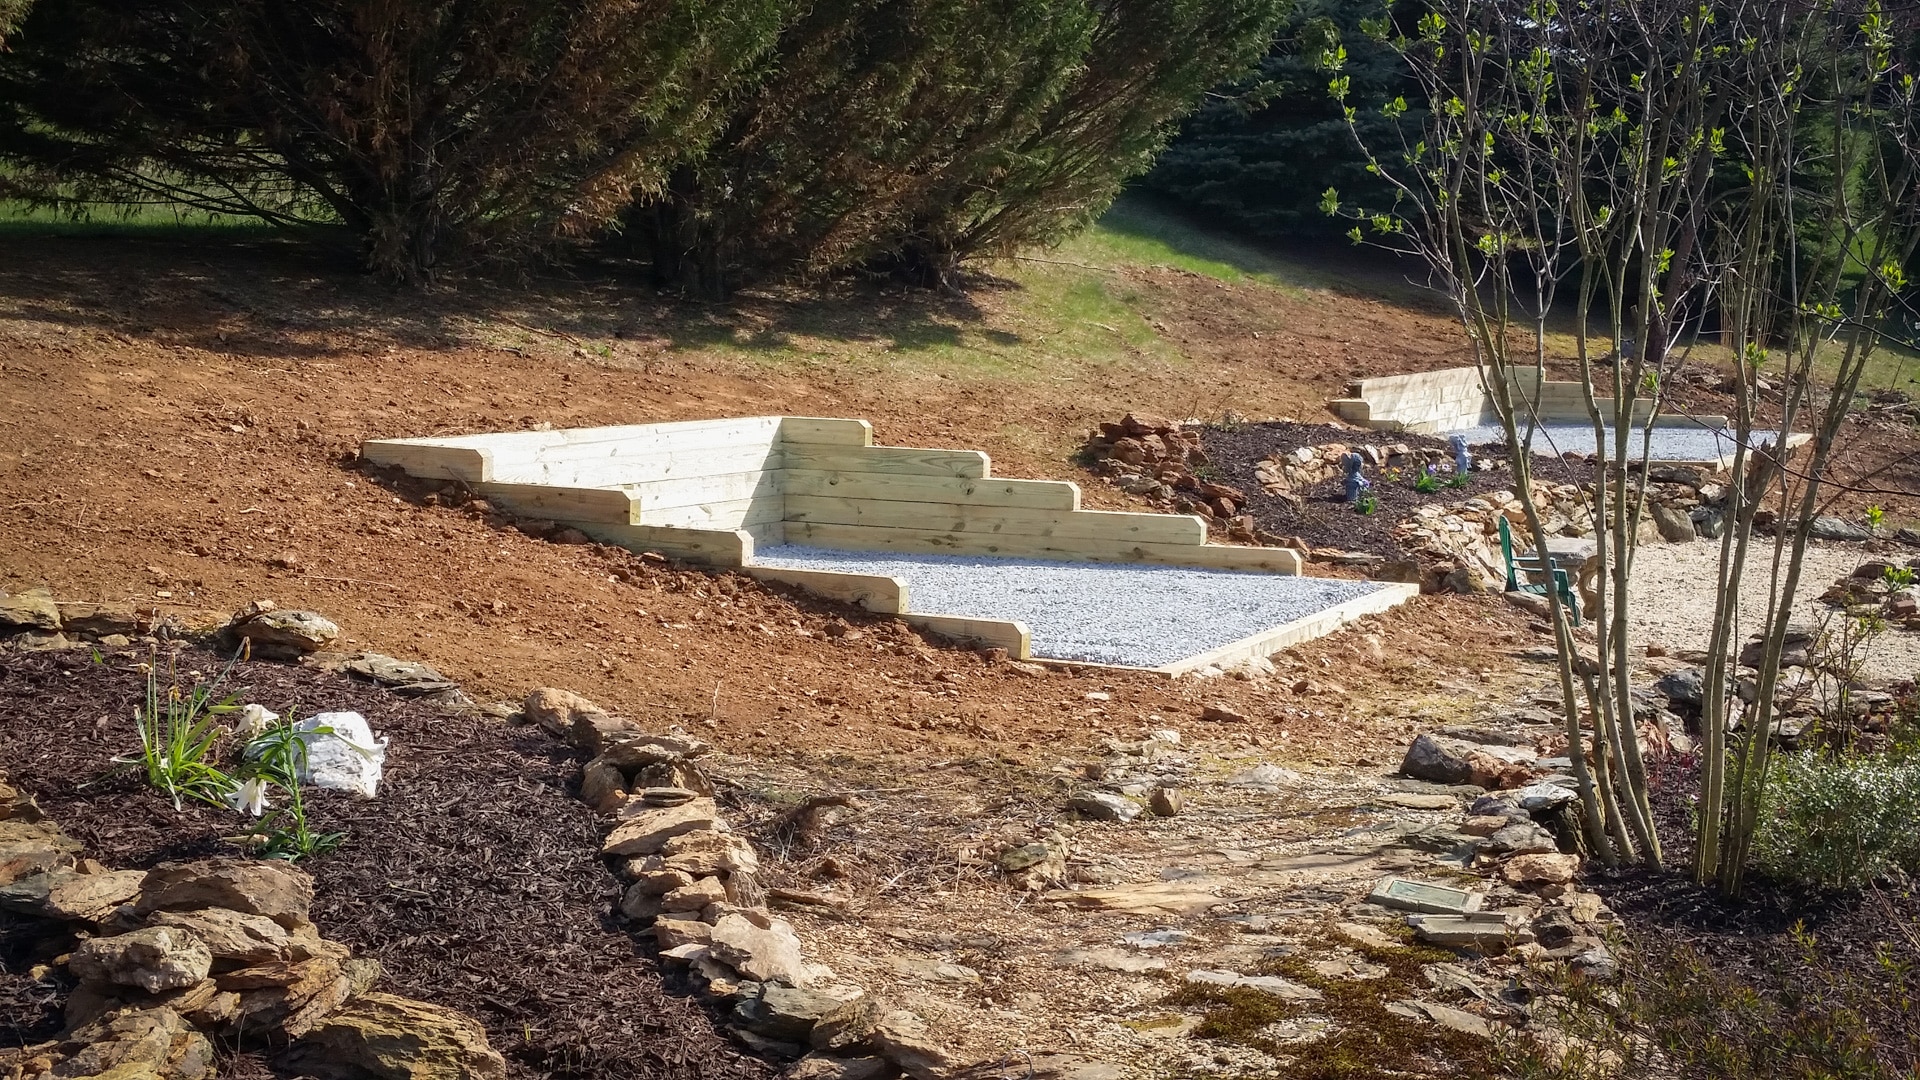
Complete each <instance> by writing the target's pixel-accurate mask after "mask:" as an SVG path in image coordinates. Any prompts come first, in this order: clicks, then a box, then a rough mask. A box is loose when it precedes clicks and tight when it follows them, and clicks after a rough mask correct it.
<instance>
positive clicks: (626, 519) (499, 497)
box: [472, 484, 637, 525]
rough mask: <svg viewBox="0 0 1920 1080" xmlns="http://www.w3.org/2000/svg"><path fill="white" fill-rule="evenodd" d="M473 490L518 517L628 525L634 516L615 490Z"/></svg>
mask: <svg viewBox="0 0 1920 1080" xmlns="http://www.w3.org/2000/svg"><path fill="white" fill-rule="evenodd" d="M472 486H473V490H474V492H475V493H476V494H478V495H480V496H482V497H483V498H485V499H486V500H487V501H489V502H491V503H493V504H494V505H496V506H501V507H505V508H506V509H508V510H511V511H513V512H514V513H515V514H517V515H519V516H520V517H527V518H552V519H553V520H555V521H597V522H601V523H603V524H608V525H631V524H633V523H634V514H635V513H636V512H637V511H636V508H635V507H634V505H633V500H632V499H631V498H630V497H628V495H627V494H626V492H623V491H620V490H618V489H616V488H573V487H549V486H547V485H546V484H474V485H472Z"/></svg>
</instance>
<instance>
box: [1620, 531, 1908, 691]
mask: <svg viewBox="0 0 1920 1080" xmlns="http://www.w3.org/2000/svg"><path fill="white" fill-rule="evenodd" d="M1772 554H1773V547H1772V545H1771V543H1770V542H1769V543H1768V544H1767V546H1766V547H1764V548H1759V547H1756V548H1755V549H1754V552H1753V556H1752V560H1751V561H1750V562H1749V563H1748V564H1747V575H1746V581H1745V582H1744V583H1743V587H1742V588H1741V590H1740V617H1741V620H1742V626H1743V628H1744V629H1745V631H1746V635H1745V636H1743V637H1742V638H1741V640H1742V641H1745V640H1746V636H1751V635H1752V634H1754V633H1757V632H1758V631H1759V628H1760V620H1761V619H1762V618H1763V617H1764V616H1765V614H1766V585H1765V582H1766V578H1767V577H1768V570H1769V568H1770V567H1771V566H1772ZM1872 557H1873V556H1871V555H1870V554H1868V553H1867V551H1866V550H1865V549H1863V548H1862V547H1861V546H1860V545H1858V544H1828V545H1817V544H1816V545H1809V546H1808V548H1807V559H1806V565H1805V567H1804V568H1803V569H1802V570H1801V573H1800V589H1799V592H1798V593H1797V594H1796V596H1795V598H1794V606H1793V621H1794V623H1795V624H1797V625H1804V626H1814V625H1818V623H1819V622H1820V620H1821V619H1822V618H1823V617H1825V616H1826V615H1827V614H1828V613H1829V612H1833V611H1837V609H1835V608H1832V607H1829V606H1827V605H1826V604H1823V603H1821V602H1820V594H1821V593H1823V592H1826V591H1827V586H1829V585H1832V584H1833V582H1834V579H1835V578H1838V577H1840V576H1842V575H1844V574H1849V573H1852V572H1853V568H1854V567H1856V566H1858V565H1860V564H1861V563H1862V562H1864V561H1866V560H1867V559H1869V558H1872ZM1719 559H1720V545H1719V543H1717V542H1709V541H1705V540H1698V541H1695V542H1694V543H1691V544H1645V545H1642V546H1641V548H1640V550H1639V554H1637V555H1635V556H1634V562H1633V587H1634V590H1635V595H1634V597H1633V602H1632V609H1631V611H1630V612H1629V615H1628V618H1629V619H1630V621H1631V622H1632V624H1633V640H1634V641H1637V642H1644V643H1649V644H1656V645H1664V646H1666V647H1667V648H1669V649H1704V648H1706V647H1707V635H1708V633H1709V632H1710V630H1711V624H1712V622H1713V580H1714V575H1715V567H1716V565H1717V564H1718V562H1719ZM1783 572H1784V571H1783ZM1862 674H1863V675H1864V676H1865V677H1866V678H1868V679H1910V678H1913V677H1914V676H1915V675H1920V632H1916V631H1912V630H1897V629H1889V630H1888V631H1887V632H1886V633H1884V634H1881V635H1880V636H1879V637H1877V638H1875V639H1874V640H1873V641H1872V642H1871V643H1870V644H1869V645H1868V647H1867V656H1866V667H1865V669H1864V671H1863V672H1862Z"/></svg>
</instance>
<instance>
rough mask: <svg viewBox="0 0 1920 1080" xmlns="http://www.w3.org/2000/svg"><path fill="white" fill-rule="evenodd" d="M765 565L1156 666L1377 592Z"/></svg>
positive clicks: (861, 563) (1070, 566)
mask: <svg viewBox="0 0 1920 1080" xmlns="http://www.w3.org/2000/svg"><path fill="white" fill-rule="evenodd" d="M753 561H754V562H755V563H756V564H759V565H762V566H778V567H785V568H787V569H792V570H828V571H836V572H839V573H843V574H880V575H883V576H885V577H897V578H901V579H904V580H905V581H906V583H907V605H908V607H909V609H911V610H912V611H914V612H917V613H924V614H931V615H964V616H967V617H969V618H975V619H1010V620H1017V621H1019V622H1023V623H1026V624H1027V630H1028V631H1029V632H1030V633H1031V634H1032V635H1033V654H1034V655H1035V656H1039V657H1044V658H1046V659H1049V660H1081V661H1085V662H1088V663H1098V664H1122V665H1126V666H1129V667H1158V666H1160V665H1162V664H1170V663H1172V662H1174V661H1175V660H1181V659H1184V658H1186V657H1189V656H1193V655H1195V654H1197V653H1203V652H1206V651H1207V650H1209V649H1215V648H1219V647H1220V646H1222V645H1229V644H1232V643H1233V642H1235V641H1239V640H1240V639H1241V638H1244V637H1251V636H1252V635H1254V634H1257V633H1260V632H1261V631H1263V630H1269V629H1272V628H1273V627H1276V626H1283V625H1285V624H1287V623H1290V622H1293V621H1295V620H1296V619H1304V618H1306V617H1307V616H1309V615H1313V614H1316V613H1318V612H1321V611H1325V610H1327V609H1328V608H1331V607H1334V606H1335V605H1338V604H1342V603H1345V602H1346V601H1348V600H1353V599H1357V598H1359V597H1362V596H1366V595H1368V594H1370V593H1374V592H1378V591H1380V590H1381V589H1382V588H1384V587H1385V586H1382V585H1380V584H1379V583H1378V582H1372V581H1339V580H1333V579H1330V578H1313V577H1292V576H1288V575H1284V574H1261V573H1248V572H1242V571H1234V570H1198V569H1192V568H1188V567H1181V566H1149V565H1143V564H1139V563H1084V562H1051V561H1046V560H1041V559H1008V558H996V557H971V556H961V555H892V554H886V553H883V552H870V551H836V550H831V549H827V548H815V547H802V546H799V545H793V544H787V545H781V546H778V547H768V548H763V549H761V550H759V551H756V552H755V553H754V560H753Z"/></svg>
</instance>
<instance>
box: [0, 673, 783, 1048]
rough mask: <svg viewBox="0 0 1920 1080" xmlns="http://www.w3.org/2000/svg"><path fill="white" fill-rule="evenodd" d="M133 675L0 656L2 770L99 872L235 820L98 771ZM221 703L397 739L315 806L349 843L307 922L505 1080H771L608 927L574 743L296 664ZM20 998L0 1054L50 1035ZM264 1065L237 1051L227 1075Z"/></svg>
mask: <svg viewBox="0 0 1920 1080" xmlns="http://www.w3.org/2000/svg"><path fill="white" fill-rule="evenodd" d="M145 659H146V658H145V657H144V656H141V655H135V654H133V653H128V652H118V653H112V654H107V655H103V656H98V657H96V656H92V655H89V654H88V653H87V652H83V651H79V650H71V651H67V652H60V653H48V654H39V655H15V656H5V657H0V740H3V741H4V745H5V747H6V750H5V754H4V758H3V760H4V761H5V762H6V769H7V771H8V773H9V775H10V778H11V780H12V781H13V782H14V783H15V784H17V785H19V786H20V787H22V788H24V789H26V790H27V791H29V792H31V793H32V794H33V795H35V796H36V797H37V798H38V799H39V801H40V805H41V807H42V808H43V809H45V810H46V811H47V813H48V814H49V816H51V817H52V818H53V820H55V821H57V822H58V823H59V824H60V825H61V826H62V827H63V828H64V829H66V830H67V832H68V833H70V834H71V835H72V836H74V837H75V838H76V839H78V840H80V841H82V842H83V843H85V844H86V845H87V851H86V854H87V855H88V856H91V857H93V858H97V859H99V860H100V861H102V862H104V863H107V864H108V865H110V866H113V867H116V868H130V867H139V868H145V867H150V866H153V865H154V864H156V863H159V862H163V861H166V860H169V859H182V858H192V857H196V856H201V855H207V854H212V853H215V852H227V853H231V852H232V850H233V848H232V846H231V845H229V844H225V843H223V842H222V841H221V839H220V838H221V837H222V836H225V835H230V834H232V833H234V832H237V831H239V828H240V826H241V824H242V822H241V819H240V818H239V817H238V816H237V815H235V814H233V813H230V812H226V811H222V810H216V809H213V808H210V807H206V808H200V807H192V806H189V807H188V808H187V809H186V810H184V811H180V812H176V811H175V810H174V809H173V805H172V803H171V802H169V801H167V800H166V799H164V798H162V797H161V796H160V795H159V794H158V793H157V792H155V791H154V790H152V789H151V788H148V787H147V786H146V785H145V784H144V783H143V782H142V781H141V779H140V778H139V777H138V776H137V775H135V774H134V773H133V772H132V771H130V770H121V771H118V772H111V773H109V772H108V769H109V759H110V758H112V757H113V756H114V755H116V754H122V753H126V752H128V751H130V750H132V749H134V748H135V747H136V745H137V739H136V736H135V734H134V730H133V725H132V710H133V707H134V705H135V703H136V702H138V701H139V700H141V697H142V695H143V694H144V692H145V688H146V676H145V675H144V673H142V672H141V671H140V670H139V668H138V666H137V665H138V664H139V663H140V662H141V661H143V660H145ZM159 663H160V665H161V667H162V669H163V670H162V680H161V685H162V686H163V687H164V686H165V685H166V675H167V671H166V669H167V668H169V667H171V668H172V669H173V671H174V672H175V673H176V674H177V676H178V679H179V682H180V684H181V686H182V688H183V689H184V688H185V687H188V686H191V685H192V684H193V683H194V682H195V681H196V680H197V679H200V678H204V679H211V678H213V677H214V676H215V675H217V674H218V673H219V672H220V670H221V669H222V667H224V662H223V661H222V660H221V659H220V658H218V657H216V656H214V655H212V654H210V653H206V652H202V651H198V650H187V651H185V652H182V653H180V654H178V656H177V658H175V659H173V660H172V661H169V660H168V659H167V658H166V657H165V656H162V657H161V658H160V659H159ZM192 671H198V672H199V675H198V676H196V675H193V674H190V672H192ZM222 692H223V693H226V692H237V693H239V694H240V695H241V700H243V701H252V702H259V703H261V704H263V705H266V706H267V707H268V708H271V709H274V710H275V711H279V712H282V713H285V712H287V711H288V710H289V709H294V710H298V711H299V712H300V713H303V714H305V713H312V712H316V711H323V710H342V709H350V710H353V711H356V712H359V713H361V714H362V715H364V716H365V717H366V718H367V720H368V721H369V722H370V723H371V724H372V725H373V728H374V730H375V731H376V732H378V733H380V734H383V735H387V736H390V737H391V739H392V742H391V744H390V745H389V747H388V749H387V764H386V775H385V779H384V781H383V783H382V786H381V790H380V796H379V798H377V799H373V800H361V799H356V798H353V797H350V796H345V795H339V794H335V793H330V792H315V793H312V795H311V796H310V798H309V802H308V813H309V818H310V819H311V820H312V821H313V823H314V826H315V827H316V828H317V829H319V830H321V831H336V830H346V831H347V834H348V835H347V838H346V841H345V842H344V843H343V844H342V845H341V846H340V847H339V848H338V849H337V850H335V851H333V852H331V853H329V854H326V855H323V856H320V857H317V858H314V859H311V860H308V861H306V862H303V863H301V864H300V865H301V866H302V868H303V869H305V870H307V871H308V872H309V873H311V874H313V876H314V883H315V893H316V895H315V902H314V910H313V917H314V921H315V922H317V923H318V924H319V926H320V928H321V931H322V932H323V933H325V934H326V935H327V936H328V937H331V938H334V939H336V940H339V941H342V942H345V943H347V944H349V945H351V946H352V947H353V949H354V950H355V952H357V953H359V954H361V955H365V956H370V957H373V958H375V959H378V960H379V961H380V963H381V964H382V966H383V968H384V969H385V974H384V976H383V977H382V980H381V983H382V986H383V987H384V988H389V989H392V990H394V991H395V992H398V993H402V994H407V995H411V996H413V997H417V998H421V999H423V1000H426V1001H431V1002H434V1003H436V1004H440V1005H445V1006H449V1007H451V1008H455V1009H460V1010H463V1011H465V1012H468V1013H471V1014H473V1015H474V1016H477V1017H478V1018H479V1019H480V1021H481V1022H482V1023H483V1024H485V1025H486V1028H487V1035H488V1038H489V1039H491V1040H492V1042H493V1045H494V1047H495V1048H496V1049H498V1050H499V1051H500V1052H501V1053H503V1054H505V1055H506V1058H507V1062H508V1065H509V1068H510V1070H511V1072H512V1074H513V1075H514V1076H516V1077H535V1076H560V1077H587V1076H593V1077H612V1076H618V1077H673V1078H689V1080H691V1078H719V1077H727V1078H736V1077H737V1078H741V1080H759V1078H763V1077H767V1076H770V1075H771V1071H770V1070H769V1069H768V1068H767V1066H766V1065H765V1064H764V1063H762V1062H760V1061H758V1060H757V1059H754V1058H751V1057H747V1056H745V1055H743V1054H741V1053H740V1052H739V1051H738V1050H736V1049H735V1048H734V1047H733V1045H732V1044H731V1043H729V1042H728V1041H727V1040H726V1038H725V1037H724V1036H722V1035H720V1034H718V1033H717V1032H716V1031H715V1030H714V1026H713V1022H712V1019H711V1018H710V1017H709V1016H708V1014H707V1013H706V1012H704V1011H703V1010H702V1009H701V1007H700V1006H699V1005H697V1004H696V1003H695V1002H693V1001H692V1000H690V999H688V998H686V997H682V996H677V995H675V994H674V993H672V992H671V991H670V990H669V989H668V988H667V987H666V986H665V985H664V984H663V981H662V977H661V972H660V970H659V968H658V967H657V966H656V963H655V961H654V959H653V957H652V955H651V948H650V946H646V945H641V944H638V943H636V941H635V939H633V938H632V937H630V936H629V935H628V934H627V933H625V932H624V931H623V930H621V929H619V928H618V926H617V925H616V924H615V923H613V922H612V921H611V920H610V912H611V908H612V902H613V900H614V898H615V894H616V892H617V883H616V882H615V880H614V878H613V877H612V875H611V874H609V872H608V871H607V869H606V867H605V866H603V865H602V863H601V861H600V859H599V856H598V852H599V835H598V830H597V829H596V827H595V824H594V822H593V820H592V817H591V815H590V814H589V813H588V811H587V810H586V808H585V807H584V806H582V805H581V804H580V803H578V802H576V801H575V800H574V799H573V798H572V797H571V796H570V795H569V791H570V790H571V789H572V788H573V787H574V785H575V784H576V783H577V780H578V774H579V762H578V760H577V759H576V758H575V757H574V756H573V754H572V752H571V751H570V750H568V749H567V748H566V747H564V746H562V745H561V744H559V743H558V742H556V741H554V740H553V739H551V738H549V737H548V736H547V735H546V734H545V733H543V732H541V731H540V730H538V729H537V728H516V727H511V726H508V725H506V724H504V723H502V722H500V721H498V720H493V719H488V718H482V717H472V716H450V715H447V714H445V713H443V712H441V711H439V710H438V709H436V708H435V707H433V706H431V705H427V704H424V703H420V702H412V701H408V700H406V699H403V698H400V697H397V696H395V695H392V694H389V693H387V692H386V691H384V690H380V689H377V688H375V687H372V686H369V685H366V684H362V683H358V682H354V681H352V680H349V679H347V678H345V677H343V676H338V675H333V674H328V673H324V672H320V671H317V670H314V669H311V668H307V667H301V666H295V665H287V664H274V663H267V662H246V663H241V664H238V665H236V666H235V667H234V669H233V670H232V672H231V674H230V675H229V676H228V677H227V680H226V682H225V684H224V686H223V687H222ZM6 920H7V917H6V916H4V915H0V948H6V949H7V951H8V956H7V960H8V964H7V968H8V971H9V972H16V973H17V972H18V970H19V969H18V968H17V967H16V966H15V965H14V963H13V958H14V957H15V956H17V955H21V954H23V953H24V952H26V951H30V949H31V945H32V943H31V942H29V941H25V940H22V935H23V934H24V933H25V929H24V928H23V926H22V924H21V923H18V922H14V923H8V922H7V921H6ZM23 983H26V980H25V979H24V976H20V975H18V974H13V975H9V976H7V977H6V985H0V1040H10V1041H13V1042H15V1043H17V1042H20V1041H27V1040H29V1039H32V1038H36V1037H44V1033H43V1032H42V1029H43V1028H44V1027H45V1026H46V1021H47V1019H48V1015H49V1014H47V1013H46V1012H44V1011H42V1010H43V1009H44V1008H45V1005H46V1003H45V1002H36V1001H35V1000H33V999H32V994H31V993H30V992H27V991H25V990H23V987H22V985H21V984H23ZM26 985H27V986H31V984H30V983H27V984H26ZM42 996H44V992H43V994H42ZM4 1044H6V1043H5V1042H4V1041H0V1045H4ZM260 1066H261V1063H260V1062H259V1061H258V1059H255V1058H253V1056H252V1055H242V1056H241V1058H240V1059H238V1060H234V1061H229V1062H228V1063H227V1064H226V1067H225V1068H223V1072H228V1073H231V1072H236V1071H238V1072H258V1071H259V1070H260Z"/></svg>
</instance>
